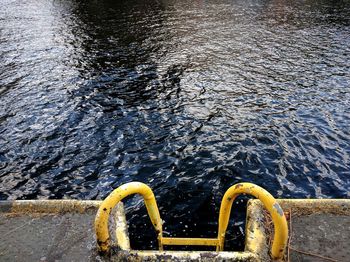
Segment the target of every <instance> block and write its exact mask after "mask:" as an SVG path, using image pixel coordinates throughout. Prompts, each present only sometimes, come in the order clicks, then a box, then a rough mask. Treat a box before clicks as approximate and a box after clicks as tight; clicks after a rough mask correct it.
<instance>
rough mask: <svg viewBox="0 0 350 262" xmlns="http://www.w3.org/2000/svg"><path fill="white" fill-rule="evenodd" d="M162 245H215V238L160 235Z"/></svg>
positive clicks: (216, 241)
mask: <svg viewBox="0 0 350 262" xmlns="http://www.w3.org/2000/svg"><path fill="white" fill-rule="evenodd" d="M162 244H163V245H173V246H176V245H178V246H215V247H216V246H217V245H218V239H217V238H180V237H162Z"/></svg>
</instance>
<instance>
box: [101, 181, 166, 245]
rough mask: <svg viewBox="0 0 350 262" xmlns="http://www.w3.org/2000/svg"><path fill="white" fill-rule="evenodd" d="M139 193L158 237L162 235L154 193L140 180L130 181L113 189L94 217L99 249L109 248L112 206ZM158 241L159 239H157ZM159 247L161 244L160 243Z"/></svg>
mask: <svg viewBox="0 0 350 262" xmlns="http://www.w3.org/2000/svg"><path fill="white" fill-rule="evenodd" d="M133 194H140V195H141V196H142V197H143V199H144V201H145V204H146V208H147V211H148V214H149V216H150V219H151V221H152V224H153V226H154V227H155V229H156V231H157V233H158V239H160V238H161V236H162V220H161V219H160V215H159V211H158V206H157V203H156V199H155V197H154V194H153V192H152V190H151V188H149V187H148V186H147V185H145V184H143V183H140V182H131V183H127V184H124V185H122V186H120V187H118V188H117V189H115V190H114V191H113V192H112V193H111V194H110V195H109V196H108V197H107V198H106V199H105V200H104V201H103V202H102V204H101V206H100V207H99V209H98V211H97V215H96V218H95V231H96V238H97V244H98V246H99V249H100V251H102V252H106V251H108V250H109V248H110V237H109V232H108V217H109V215H110V213H111V211H112V208H113V207H114V206H115V205H117V204H118V202H119V201H121V200H122V199H123V198H125V197H127V196H129V195H133ZM159 242H160V241H159ZM160 249H162V246H161V245H160Z"/></svg>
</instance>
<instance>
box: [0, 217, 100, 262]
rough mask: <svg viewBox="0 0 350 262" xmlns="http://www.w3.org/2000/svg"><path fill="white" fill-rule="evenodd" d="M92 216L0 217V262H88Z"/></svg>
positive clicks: (91, 257)
mask: <svg viewBox="0 0 350 262" xmlns="http://www.w3.org/2000/svg"><path fill="white" fill-rule="evenodd" d="M94 215H95V214H94V213H90V214H89V213H88V214H86V213H85V214H69V213H66V214H23V215H18V214H17V215H14V214H12V215H11V214H1V215H0V221H1V222H0V239H1V241H0V261H23V262H27V261H91V260H94V259H95V257H96V255H97V253H96V250H95V246H96V242H95V239H94V232H93V221H94Z"/></svg>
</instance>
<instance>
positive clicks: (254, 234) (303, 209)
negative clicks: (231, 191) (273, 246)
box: [245, 199, 350, 261]
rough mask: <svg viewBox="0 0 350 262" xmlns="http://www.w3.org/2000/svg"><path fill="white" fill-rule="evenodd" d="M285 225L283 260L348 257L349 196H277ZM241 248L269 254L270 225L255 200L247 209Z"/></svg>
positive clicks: (260, 204) (265, 257) (344, 258)
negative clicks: (286, 239)
mask: <svg viewBox="0 0 350 262" xmlns="http://www.w3.org/2000/svg"><path fill="white" fill-rule="evenodd" d="M278 203H279V204H280V205H281V207H282V209H283V211H284V212H285V214H286V216H287V219H288V224H289V231H290V232H289V236H290V239H289V248H288V250H286V256H285V260H286V261H327V259H328V261H332V260H333V261H347V260H348V259H349V257H350V251H349V249H348V246H349V244H350V199H280V200H278ZM246 230H247V235H246V246H245V251H249V252H252V253H255V254H259V257H260V258H261V259H262V261H267V260H266V259H268V257H269V249H270V242H271V241H272V235H273V226H272V224H271V221H270V220H269V215H268V213H267V211H265V209H264V207H263V206H262V203H261V202H260V201H259V200H250V201H249V202H248V208H247V225H246Z"/></svg>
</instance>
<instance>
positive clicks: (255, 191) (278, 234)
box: [217, 183, 288, 259]
mask: <svg viewBox="0 0 350 262" xmlns="http://www.w3.org/2000/svg"><path fill="white" fill-rule="evenodd" d="M240 194H249V195H253V196H255V197H256V198H258V199H260V201H261V202H263V204H264V206H265V208H266V209H267V210H268V211H269V212H270V214H271V217H272V221H273V224H274V227H275V233H274V239H273V244H272V249H271V255H272V258H273V259H281V258H282V257H283V254H284V250H285V248H286V245H287V241H288V225H287V220H286V217H285V216H284V213H283V210H282V208H281V207H280V205H279V204H278V203H277V201H276V199H275V198H274V197H273V196H272V195H271V194H270V193H269V192H267V191H266V190H265V189H263V188H261V187H259V186H257V185H254V184H251V183H239V184H236V185H233V186H231V187H230V188H229V189H228V190H227V191H226V193H225V195H224V197H223V199H222V201H221V207H220V215H219V232H218V240H219V247H218V248H217V249H218V250H217V251H222V250H223V249H224V241H225V233H226V229H227V226H228V222H229V219H230V213H231V207H232V204H233V202H234V201H235V199H236V197H237V196H238V195H240Z"/></svg>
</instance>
